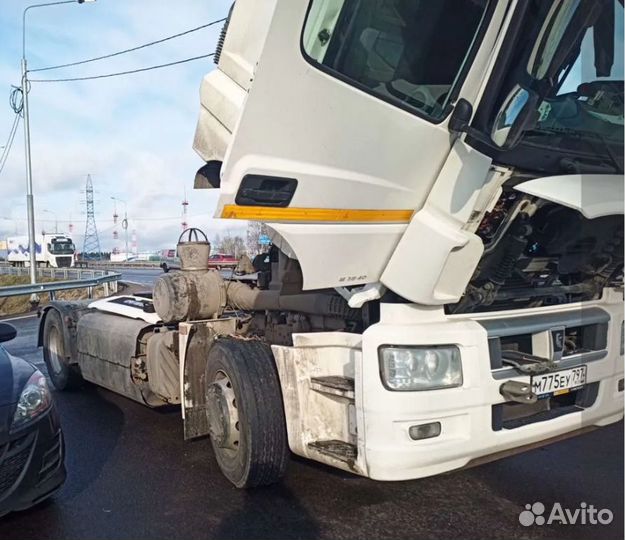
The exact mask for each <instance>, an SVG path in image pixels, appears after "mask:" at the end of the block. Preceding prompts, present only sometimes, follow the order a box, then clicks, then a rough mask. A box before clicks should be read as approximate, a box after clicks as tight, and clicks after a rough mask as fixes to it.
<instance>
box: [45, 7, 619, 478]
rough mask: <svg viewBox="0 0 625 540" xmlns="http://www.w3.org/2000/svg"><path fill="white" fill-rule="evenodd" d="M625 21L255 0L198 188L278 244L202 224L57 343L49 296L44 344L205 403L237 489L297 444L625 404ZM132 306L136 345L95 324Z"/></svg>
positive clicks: (210, 120)
mask: <svg viewBox="0 0 625 540" xmlns="http://www.w3.org/2000/svg"><path fill="white" fill-rule="evenodd" d="M622 21H623V8H622V5H621V4H620V3H619V2H618V1H612V0H605V1H604V0H601V1H597V2H583V3H572V2H567V1H561V0H550V1H545V0H540V1H539V0H519V1H514V0H511V1H488V0H462V1H459V0H453V1H452V0H442V1H440V2H430V1H426V0H423V1H415V0H412V1H406V0H385V1H381V0H371V1H370V2H355V1H352V0H310V1H309V0H288V1H287V0H274V1H267V2H254V1H252V0H237V2H236V3H235V4H234V6H233V9H232V10H231V12H230V16H229V18H228V21H227V23H226V25H225V27H224V32H223V33H222V38H221V40H220V43H219V47H218V54H217V56H216V60H217V63H218V64H217V67H216V69H214V70H213V71H211V72H210V73H209V74H208V75H207V76H206V77H205V78H204V81H203V82H202V87H201V109H200V118H199V122H198V126H197V130H196V136H195V142H194V148H195V150H196V151H197V152H198V154H199V155H200V156H201V157H202V158H203V159H204V161H205V162H206V164H205V165H204V166H203V167H201V168H200V170H199V171H198V174H197V176H196V180H195V187H196V188H200V189H201V188H218V189H219V202H218V206H217V210H216V217H221V218H226V219H242V220H255V221H260V222H263V223H264V224H266V226H267V227H268V230H269V231H270V236H271V240H272V247H271V249H270V251H269V252H268V254H267V256H266V258H265V259H263V258H262V257H261V258H260V260H258V261H257V264H256V268H255V270H256V273H255V274H254V275H253V276H251V277H250V276H247V277H246V279H245V280H244V279H242V278H234V279H225V280H224V278H223V277H222V276H221V275H220V274H219V273H217V272H215V271H209V270H207V264H206V261H207V259H208V250H209V246H208V243H207V242H204V241H202V240H201V239H200V240H198V237H197V236H196V237H195V239H193V238H191V235H190V237H189V238H188V239H187V240H188V241H187V242H183V243H182V244H180V247H179V249H180V250H181V262H182V268H181V271H180V272H173V273H169V274H166V275H164V276H163V277H161V278H160V279H159V280H158V282H157V283H156V285H155V288H154V295H153V299H140V298H134V299H133V298H131V299H128V298H127V299H117V300H115V299H114V300H108V301H101V302H98V303H94V304H93V305H92V306H91V307H86V306H83V307H81V308H75V309H73V310H70V314H69V315H67V314H66V315H64V317H65V319H64V320H65V324H66V326H67V325H69V326H70V327H71V328H72V329H73V330H72V332H67V331H66V332H65V334H63V340H61V342H59V343H60V344H57V345H54V346H51V345H50V344H51V343H52V342H53V339H52V338H50V337H49V336H50V335H52V336H57V337H58V336H61V333H59V332H56V333H55V331H54V330H52V329H48V330H46V328H47V327H48V326H50V327H51V328H52V326H53V324H58V319H57V316H56V315H54V314H55V313H56V311H55V308H54V307H53V308H52V309H51V310H50V311H48V312H47V317H46V319H45V321H44V322H43V323H42V324H43V327H42V343H43V345H44V356H45V357H46V359H47V361H49V364H50V365H51V366H52V367H53V368H54V366H57V368H58V369H57V372H58V373H65V372H67V373H73V374H74V375H76V374H78V373H79V372H80V373H82V376H83V377H84V378H87V379H89V380H94V381H96V382H98V383H99V384H102V385H104V386H107V387H109V388H112V389H115V390H117V391H120V392H122V393H124V394H126V395H128V396H129V397H132V398H133V399H137V400H139V401H143V402H145V403H147V404H148V405H151V406H155V405H158V404H159V400H160V402H161V403H180V404H181V406H182V413H183V418H184V426H185V436H186V437H187V438H192V437H195V436H200V435H206V434H209V435H210V436H211V440H212V444H213V448H214V450H215V453H216V456H217V459H218V462H219V464H220V467H221V469H222V471H223V472H224V474H225V475H226V476H227V477H228V478H229V479H230V480H231V481H232V482H233V483H234V484H235V485H237V486H240V487H251V486H255V485H261V484H267V483H271V482H274V481H276V480H277V479H278V478H279V477H280V476H281V475H282V474H284V468H285V464H286V452H287V450H288V449H290V450H291V451H292V452H294V453H296V454H298V455H301V456H305V457H308V458H311V459H314V460H317V461H320V462H322V463H326V464H329V465H332V466H335V467H339V468H342V469H344V470H348V471H352V472H355V473H357V474H361V475H364V476H368V477H371V478H374V479H378V480H405V479H413V478H420V477H423V476H428V475H432V474H437V473H441V472H445V471H449V470H452V469H456V468H460V467H464V466H467V465H470V464H473V463H477V462H480V461H483V460H487V459H493V458H494V457H497V456H500V455H506V454H509V453H511V452H517V451H521V450H523V449H526V448H529V447H532V446H535V445H538V444H545V443H547V442H550V441H553V440H557V439H559V438H562V437H566V436H570V435H572V434H575V433H578V432H580V431H581V430H587V429H591V428H594V427H598V426H603V425H607V424H609V423H612V422H616V421H618V420H620V419H621V418H622V417H623V42H622V41H623V22H622ZM115 304H116V305H115ZM122 304H123V309H122V308H121V307H119V306H121V305H122ZM57 309H59V310H61V311H62V310H64V309H65V310H66V309H67V308H66V307H63V306H58V308H57ZM122 312H123V313H122ZM51 315H52V317H51ZM122 317H126V318H133V317H134V318H136V319H138V320H139V321H141V322H135V323H133V324H134V326H133V325H131V324H126V325H123V323H121V322H120V321H121V320H123V319H122ZM55 320H56V323H55V322H54V321H55ZM109 323H110V324H109ZM119 325H122V326H124V330H123V332H122V333H123V334H124V338H123V339H122V340H121V342H120V343H119V344H118V345H116V348H117V349H120V350H121V349H124V350H123V351H122V352H121V354H118V352H119V351H117V352H114V351H113V349H114V348H115V347H112V346H109V345H106V346H105V345H104V344H100V345H99V344H98V343H100V342H102V343H104V342H105V341H106V340H108V339H113V338H112V337H111V336H112V335H113V334H115V333H116V330H115V328H116V327H117V326H119ZM135 326H137V328H136V329H134V330H133V328H134V327H135ZM69 334H72V335H69ZM120 335H121V334H120ZM46 336H48V338H47V337H46ZM55 351H56V352H55ZM52 371H53V373H54V369H53V370H52ZM53 380H54V377H53ZM60 385H61V386H63V378H62V377H61V380H60Z"/></svg>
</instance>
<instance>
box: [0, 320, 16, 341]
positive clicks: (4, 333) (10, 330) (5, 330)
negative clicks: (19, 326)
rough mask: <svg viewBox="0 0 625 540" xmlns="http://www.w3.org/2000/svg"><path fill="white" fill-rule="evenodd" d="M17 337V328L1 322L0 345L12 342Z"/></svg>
mask: <svg viewBox="0 0 625 540" xmlns="http://www.w3.org/2000/svg"><path fill="white" fill-rule="evenodd" d="M15 336H17V330H16V329H15V326H12V325H10V324H7V323H3V322H0V343H4V342H5V341H11V340H12V339H13V338H14V337H15Z"/></svg>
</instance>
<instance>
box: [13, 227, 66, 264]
mask: <svg viewBox="0 0 625 540" xmlns="http://www.w3.org/2000/svg"><path fill="white" fill-rule="evenodd" d="M75 251H76V248H75V247H74V242H73V241H72V239H71V238H70V237H69V236H68V235H66V234H59V233H54V234H40V235H39V236H36V237H35V260H36V261H37V266H47V267H52V268H70V267H72V266H74V253H75ZM7 252H8V253H7V260H8V261H9V262H10V263H11V266H30V249H29V245H28V236H13V237H10V238H7Z"/></svg>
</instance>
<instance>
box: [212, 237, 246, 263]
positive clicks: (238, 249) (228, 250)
mask: <svg viewBox="0 0 625 540" xmlns="http://www.w3.org/2000/svg"><path fill="white" fill-rule="evenodd" d="M214 251H215V253H224V254H225V255H233V256H235V257H236V258H237V259H238V258H239V257H241V255H243V254H244V253H246V252H247V250H246V248H245V241H244V240H243V238H242V237H241V236H239V235H235V236H233V235H232V233H231V232H230V231H226V233H225V234H224V235H223V236H222V237H220V236H219V235H217V236H216V237H215V250H214Z"/></svg>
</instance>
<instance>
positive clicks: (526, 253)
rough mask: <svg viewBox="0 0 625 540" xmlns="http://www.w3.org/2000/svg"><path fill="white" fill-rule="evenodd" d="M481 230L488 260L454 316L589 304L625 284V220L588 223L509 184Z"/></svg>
mask: <svg viewBox="0 0 625 540" xmlns="http://www.w3.org/2000/svg"><path fill="white" fill-rule="evenodd" d="M476 233H477V234H478V236H480V238H481V239H482V241H483V242H484V248H485V249H484V255H483V256H482V260H481V261H480V263H479V265H478V268H477V269H476V271H475V273H474V274H473V277H472V278H471V281H470V284H469V286H468V287H467V290H466V292H465V295H464V296H463V298H462V299H461V300H460V302H458V303H457V304H453V305H449V306H447V311H448V312H449V313H471V312H476V311H496V310H505V309H515V308H527V307H539V306H545V305H555V304H566V303H570V302H578V301H588V300H592V299H596V298H599V297H600V295H601V291H602V289H603V288H604V287H607V286H622V285H623V216H614V215H611V216H604V217H599V218H595V219H587V218H585V217H584V216H583V215H582V214H581V213H580V212H578V211H576V210H573V209H570V208H566V207H564V206H561V205H558V204H554V203H551V202H547V201H544V200H542V199H538V198H536V197H532V196H529V195H525V194H523V193H520V192H518V191H515V190H514V189H513V187H512V186H505V187H504V191H503V193H502V195H501V197H500V198H499V200H498V202H497V203H496V205H495V206H494V207H493V209H492V210H491V211H490V212H489V213H487V214H486V216H485V217H484V219H483V220H482V222H481V224H480V226H479V227H478V230H477V232H476Z"/></svg>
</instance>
